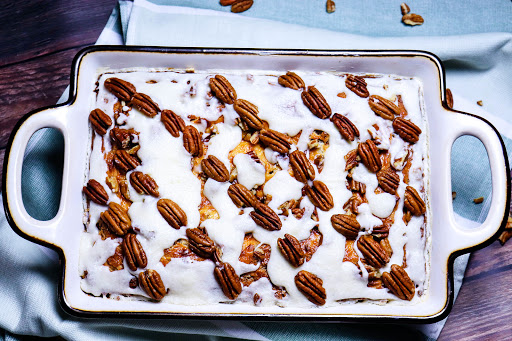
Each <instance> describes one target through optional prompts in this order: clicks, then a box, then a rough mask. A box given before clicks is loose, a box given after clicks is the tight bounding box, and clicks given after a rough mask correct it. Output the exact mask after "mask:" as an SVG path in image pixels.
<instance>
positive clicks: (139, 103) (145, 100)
mask: <svg viewBox="0 0 512 341" xmlns="http://www.w3.org/2000/svg"><path fill="white" fill-rule="evenodd" d="M131 103H132V105H133V106H135V107H136V108H137V109H139V110H140V111H141V112H142V113H143V114H144V115H146V116H149V117H155V116H156V115H157V114H158V113H159V112H160V111H161V110H160V108H159V107H158V104H156V103H155V102H154V101H153V100H152V99H151V97H149V96H148V95H146V94H143V93H140V92H138V93H136V94H135V95H133V97H132V101H131Z"/></svg>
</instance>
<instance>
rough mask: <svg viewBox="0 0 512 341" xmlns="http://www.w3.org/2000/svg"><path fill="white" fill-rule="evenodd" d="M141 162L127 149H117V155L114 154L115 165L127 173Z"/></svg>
mask: <svg viewBox="0 0 512 341" xmlns="http://www.w3.org/2000/svg"><path fill="white" fill-rule="evenodd" d="M140 164H141V163H140V161H139V159H138V158H137V157H136V156H134V155H130V154H128V152H127V151H126V150H122V149H121V150H117V151H116V155H115V156H114V165H115V166H116V168H117V169H119V170H120V171H121V172H123V173H126V172H128V171H131V170H132V169H135V168H136V167H137V166H139V165H140Z"/></svg>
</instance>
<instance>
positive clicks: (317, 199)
mask: <svg viewBox="0 0 512 341" xmlns="http://www.w3.org/2000/svg"><path fill="white" fill-rule="evenodd" d="M305 190H306V195H307V196H308V198H309V200H310V201H311V202H312V203H313V205H315V206H316V207H318V208H319V209H321V210H322V211H329V210H330V209H331V208H333V207H334V201H333V199H332V195H331V192H330V191H329V188H327V186H326V185H325V184H324V183H323V182H322V181H319V180H316V181H313V187H309V186H308V185H306V186H305Z"/></svg>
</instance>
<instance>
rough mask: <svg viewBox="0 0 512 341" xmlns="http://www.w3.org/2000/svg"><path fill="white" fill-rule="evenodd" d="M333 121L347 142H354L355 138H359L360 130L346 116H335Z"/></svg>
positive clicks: (332, 118)
mask: <svg viewBox="0 0 512 341" xmlns="http://www.w3.org/2000/svg"><path fill="white" fill-rule="evenodd" d="M331 121H332V123H334V125H335V126H336V128H337V129H338V131H339V132H340V134H341V136H343V138H344V139H345V140H347V141H354V138H356V137H359V130H358V129H357V127H356V126H355V125H354V123H352V121H351V120H349V119H348V118H347V117H346V116H343V115H340V114H334V115H333V116H332V117H331Z"/></svg>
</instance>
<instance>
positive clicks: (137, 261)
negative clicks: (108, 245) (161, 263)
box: [122, 233, 148, 271]
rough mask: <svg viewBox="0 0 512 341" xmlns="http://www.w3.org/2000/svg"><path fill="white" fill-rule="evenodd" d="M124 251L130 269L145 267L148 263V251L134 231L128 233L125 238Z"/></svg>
mask: <svg viewBox="0 0 512 341" xmlns="http://www.w3.org/2000/svg"><path fill="white" fill-rule="evenodd" d="M122 245H123V253H124V257H125V258H126V263H127V264H128V267H129V268H130V270H132V271H135V270H137V268H145V267H146V266H147V265H148V259H147V257H146V253H145V252H144V249H143V248H142V245H141V244H140V242H139V241H138V239H137V236H135V234H134V233H127V234H126V236H124V239H123V244H122Z"/></svg>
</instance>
